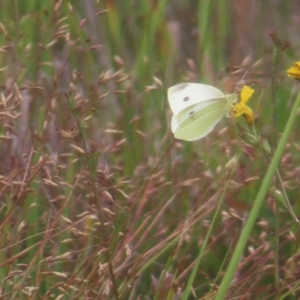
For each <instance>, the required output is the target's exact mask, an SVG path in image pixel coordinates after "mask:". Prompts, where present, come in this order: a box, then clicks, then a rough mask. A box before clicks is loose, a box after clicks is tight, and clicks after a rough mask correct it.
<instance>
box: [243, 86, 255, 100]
mask: <svg viewBox="0 0 300 300" xmlns="http://www.w3.org/2000/svg"><path fill="white" fill-rule="evenodd" d="M253 93H254V90H253V89H251V88H250V87H249V86H248V85H244V86H243V88H242V90H241V102H242V103H244V104H246V103H247V102H248V100H249V99H250V98H251V97H252V95H253Z"/></svg>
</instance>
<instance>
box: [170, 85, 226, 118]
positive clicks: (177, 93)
mask: <svg viewBox="0 0 300 300" xmlns="http://www.w3.org/2000/svg"><path fill="white" fill-rule="evenodd" d="M224 97H225V95H224V94H223V93H222V92H221V91H220V90H218V89H217V88H215V87H213V86H210V85H206V84H200V83H180V84H177V85H174V86H172V87H170V88H169V89H168V100H169V104H170V107H171V110H172V112H173V114H174V115H176V116H177V115H179V114H180V113H181V112H182V111H184V110H185V109H186V108H188V107H191V106H194V105H195V104H198V105H199V107H198V109H201V108H204V107H206V106H208V105H210V104H211V103H210V101H211V100H212V99H220V98H224ZM200 103H201V104H200Z"/></svg>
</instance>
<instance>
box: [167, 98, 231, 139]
mask: <svg viewBox="0 0 300 300" xmlns="http://www.w3.org/2000/svg"><path fill="white" fill-rule="evenodd" d="M225 105H226V101H225V99H219V100H218V101H215V102H213V103H211V105H209V106H207V107H205V108H204V109H200V110H198V111H195V112H193V113H192V114H191V115H190V116H189V117H188V118H184V119H181V120H178V118H177V117H176V116H175V115H173V117H172V123H171V127H172V131H173V133H174V136H175V138H177V139H183V140H187V141H195V140H198V139H201V138H202V137H204V136H205V135H207V134H208V133H209V132H210V131H211V130H212V129H213V128H214V127H215V125H216V124H217V123H218V122H219V121H220V119H221V118H222V117H224V116H225V115H226V110H225V109H224V106H225ZM196 106H197V105H196ZM194 108H195V107H194Z"/></svg>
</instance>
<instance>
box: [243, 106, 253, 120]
mask: <svg viewBox="0 0 300 300" xmlns="http://www.w3.org/2000/svg"><path fill="white" fill-rule="evenodd" d="M243 116H244V117H245V118H246V120H247V122H248V123H249V124H251V123H253V120H254V115H253V111H252V109H251V108H250V107H249V106H246V107H245V111H244V114H243Z"/></svg>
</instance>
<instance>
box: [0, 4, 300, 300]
mask: <svg viewBox="0 0 300 300" xmlns="http://www.w3.org/2000/svg"><path fill="white" fill-rule="evenodd" d="M299 12H300V3H299V2H297V1H258V0H252V1H245V0H239V1H238V0H235V1H221V0H220V1H218V0H215V1H207V0H199V1H180V0H169V1H167V0H161V1H154V0H152V1H151V0H139V1H137V0H128V1H116V0H115V1H113V0H110V1H100V0H99V1H96V0H95V1H92V0H89V1H48V0H44V1H39V0H31V1H21V0H20V1H18V0H14V1H5V0H0V87H1V97H0V119H1V126H0V128H1V129H0V130H1V133H0V221H1V225H0V227H1V233H0V234H1V240H0V241H1V242H0V243H1V246H0V282H1V284H0V285H1V288H0V295H1V299H158V300H160V299H183V298H182V297H183V296H182V295H183V294H182V293H183V291H184V290H185V287H186V284H187V281H188V279H189V278H190V274H191V269H192V268H193V265H194V262H195V259H196V257H197V255H198V253H199V249H200V247H201V246H202V245H203V240H204V238H205V235H206V233H207V231H208V230H209V228H210V229H211V230H212V232H211V234H210V236H209V240H208V244H207V246H206V248H205V251H204V254H203V257H202V260H201V264H200V267H199V269H198V270H197V273H196V277H195V278H194V281H193V287H192V288H191V290H190V295H189V299H214V297H215V294H216V291H217V290H218V285H219V284H220V282H221V280H222V276H223V275H224V270H226V265H227V264H228V260H229V259H230V255H231V254H232V251H233V249H234V246H235V243H236V241H237V239H238V237H239V234H240V231H241V228H242V226H243V223H244V220H245V218H246V217H247V213H248V211H249V209H250V208H251V203H252V202H253V200H254V198H255V196H256V194H257V191H258V188H259V186H260V183H261V177H262V176H263V175H264V174H265V171H266V168H267V163H266V161H265V159H264V157H263V156H262V154H261V152H260V151H259V150H258V149H255V148H254V147H251V146H249V145H246V144H245V143H243V142H242V140H241V139H240V138H239V136H238V131H237V129H236V126H235V122H236V120H233V119H232V118H224V119H223V120H222V121H221V122H220V124H218V125H217V126H216V128H215V129H214V130H213V132H212V133H210V135H208V136H207V137H205V138H204V139H202V140H201V141H197V142H193V143H189V142H184V141H179V140H174V138H173V135H172V133H171V131H170V118H171V112H170V109H169V106H168V101H167V94H166V92H167V89H168V87H170V86H172V85H174V84H176V83H180V82H202V83H207V84H210V85H213V86H216V87H217V88H219V89H221V90H223V91H224V92H226V93H232V92H234V91H235V89H236V87H239V86H241V85H243V84H245V83H246V84H248V85H251V86H252V87H253V88H254V89H255V94H254V96H253V98H252V99H251V100H250V102H249V106H251V107H252V109H253V110H254V112H255V116H256V119H255V125H256V129H257V131H258V132H259V133H260V134H263V135H264V136H266V137H267V138H268V139H269V140H270V141H271V143H272V145H273V146H274V136H277V137H280V134H281V132H282V131H283V128H284V126H285V123H286V121H287V118H288V116H289V111H290V108H291V105H292V103H293V101H294V98H295V94H296V93H297V92H298V85H297V82H296V81H293V80H291V79H285V78H284V77H285V72H286V70H287V69H288V68H289V67H291V66H292V65H293V63H294V61H297V60H298V59H299V58H298V57H297V55H299V51H298V49H299V44H300V40H299V37H300V34H299V22H300V19H299ZM274 36H275V37H276V38H277V39H280V41H281V42H282V43H284V42H287V43H288V44H289V47H288V48H287V49H286V50H285V51H283V52H282V53H280V55H278V51H277V50H276V45H275V46H274ZM272 37H273V40H272ZM276 51H277V52H276ZM272 84H275V85H276V90H275V89H274V85H273V90H272ZM274 115H276V119H277V122H275V123H274ZM239 122H240V123H241V124H243V121H242V120H241V121H239ZM299 125H300V122H299V121H297V125H296V127H295V129H294V131H293V134H292V136H291V137H290V142H289V144H288V145H287V147H286V153H285V155H284V157H283V159H282V165H281V175H282V177H283V181H284V186H285V187H286V189H287V191H288V194H289V197H290V200H291V202H292V205H293V207H294V209H295V211H296V213H297V211H299V204H298V203H299V179H300V176H299V174H300V173H299V170H300V169H299V159H300V157H299V149H300V145H299ZM220 201H221V203H222V204H221V205H222V212H221V213H220V214H218V216H217V223H216V224H215V225H214V226H213V228H211V227H210V224H211V219H212V216H213V215H214V212H215V211H216V207H217V206H218V204H219V203H220ZM274 201H275V200H274V197H273V196H272V195H268V197H267V199H266V203H265V205H264V207H263V209H262V211H261V216H260V219H259V220H258V223H257V226H256V227H255V230H254V231H253V235H252V236H251V238H250V239H249V241H248V248H247V249H246V251H245V254H244V256H243V257H242V258H241V262H240V266H239V269H238V272H237V273H236V276H235V278H234V282H233V283H232V288H231V289H230V291H229V293H228V295H227V297H228V299H275V298H276V297H278V295H285V293H287V294H286V296H282V297H285V298H281V299H298V297H299V292H298V289H299V288H298V286H299V278H298V277H299V276H298V271H297V270H298V264H299V263H298V255H297V253H298V248H299V243H298V233H297V230H296V228H295V227H294V225H293V223H292V220H291V219H290V216H289V214H288V213H287V212H286V210H285V209H283V210H282V212H281V218H280V220H277V221H278V222H279V226H280V235H279V237H278V239H279V241H280V243H279V245H280V246H279V252H277V253H279V257H280V259H279V262H280V264H279V269H280V275H281V282H280V283H281V284H280V287H276V288H275V286H274V266H273V264H274V261H273V259H274V255H275V254H274V253H276V251H277V250H276V249H275V247H274V237H273V232H274V223H275V221H276V220H275V218H274V211H273V210H274ZM274 295H276V297H275V296H274ZM289 297H290V298H289ZM278 299H279V298H278Z"/></svg>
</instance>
